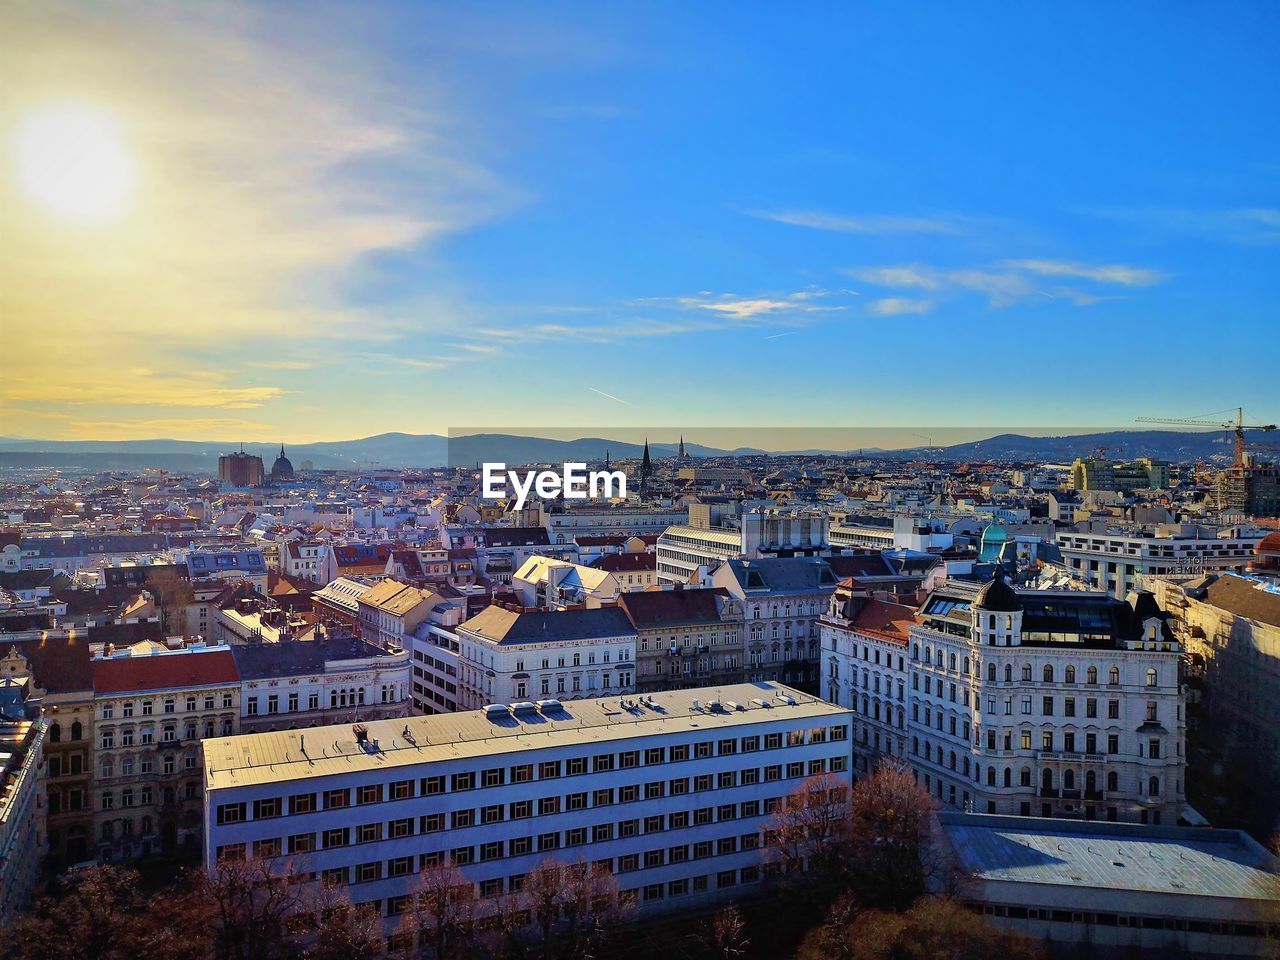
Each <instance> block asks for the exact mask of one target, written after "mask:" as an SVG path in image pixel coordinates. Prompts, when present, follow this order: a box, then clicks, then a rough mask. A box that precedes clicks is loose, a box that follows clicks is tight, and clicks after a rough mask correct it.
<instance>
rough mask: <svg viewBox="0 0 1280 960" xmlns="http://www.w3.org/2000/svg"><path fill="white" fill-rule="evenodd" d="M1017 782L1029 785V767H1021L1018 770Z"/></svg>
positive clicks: (1025, 785)
mask: <svg viewBox="0 0 1280 960" xmlns="http://www.w3.org/2000/svg"><path fill="white" fill-rule="evenodd" d="M1018 783H1020V784H1021V785H1022V786H1024V787H1029V786H1031V768H1030V767H1023V768H1022V769H1021V770H1019V771H1018Z"/></svg>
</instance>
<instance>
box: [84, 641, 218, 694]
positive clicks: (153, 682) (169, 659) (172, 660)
mask: <svg viewBox="0 0 1280 960" xmlns="http://www.w3.org/2000/svg"><path fill="white" fill-rule="evenodd" d="M92 668H93V689H94V692H95V693H99V694H103V693H106V694H111V693H130V692H132V691H143V690H165V689H181V688H184V687H203V686H212V685H214V684H230V683H239V682H240V675H239V673H237V672H236V662H235V660H234V659H233V658H232V656H231V651H230V650H201V651H185V652H183V653H158V654H156V655H154V656H140V657H120V658H118V659H111V660H94V661H93V664H92Z"/></svg>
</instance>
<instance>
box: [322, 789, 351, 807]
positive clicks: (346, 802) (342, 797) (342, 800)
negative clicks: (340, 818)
mask: <svg viewBox="0 0 1280 960" xmlns="http://www.w3.org/2000/svg"><path fill="white" fill-rule="evenodd" d="M350 805H351V794H350V793H349V792H348V791H346V790H326V791H325V792H324V808H325V809H326V810H336V809H338V808H339V807H346V806H350Z"/></svg>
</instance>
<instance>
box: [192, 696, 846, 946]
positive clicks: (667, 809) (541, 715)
mask: <svg viewBox="0 0 1280 960" xmlns="http://www.w3.org/2000/svg"><path fill="white" fill-rule="evenodd" d="M849 723H850V715H849V711H848V710H846V709H843V708H841V707H837V706H833V705H832V704H828V703H825V702H823V701H822V700H819V699H817V698H814V697H809V696H806V695H804V694H802V693H800V692H799V691H795V690H792V689H790V688H787V687H784V686H781V685H778V684H770V683H763V684H742V685H735V686H729V687H721V688H702V689H695V690H683V691H667V692H662V693H655V694H652V695H651V696H648V697H645V698H644V699H643V700H639V699H627V698H622V699H617V698H613V697H605V698H596V699H589V700H580V701H574V702H571V703H564V702H561V701H558V700H551V699H544V700H542V701H540V702H538V703H537V704H534V703H516V704H512V705H510V706H506V705H492V706H490V707H489V708H487V709H486V710H484V711H474V712H466V713H460V714H453V715H448V716H434V717H414V718H411V719H409V720H408V721H401V720H395V721H379V722H375V723H369V724H367V725H362V726H360V727H357V728H351V727H326V728H321V729H319V730H316V731H314V732H313V731H306V732H305V740H304V734H303V733H302V732H275V733H265V734H260V735H258V736H255V737H254V738H252V739H251V740H250V739H247V738H244V737H231V738H228V739H220V740H213V741H209V742H206V744H205V763H206V767H205V794H206V797H207V804H206V816H205V825H204V830H205V839H206V847H205V849H206V862H207V863H208V864H209V865H213V864H214V863H216V862H217V861H218V859H219V858H237V857H244V856H251V855H252V856H259V857H289V858H290V863H292V864H293V865H294V866H295V868H296V869H297V870H298V871H300V872H301V873H302V874H303V875H305V876H314V877H316V878H318V879H323V880H324V881H327V882H330V883H344V884H347V885H348V890H349V892H350V894H351V897H352V899H353V900H354V901H355V902H356V903H361V904H365V903H367V904H372V905H373V906H374V907H375V908H376V909H377V910H378V911H379V912H380V913H381V914H382V915H383V916H384V917H386V918H388V927H389V928H390V926H391V924H393V923H394V918H395V917H396V916H398V915H399V914H400V913H402V912H403V911H404V910H405V909H406V906H407V904H408V901H409V897H410V895H411V893H412V891H413V884H414V879H415V874H416V873H417V872H418V871H419V870H420V869H421V868H423V867H426V866H428V865H431V864H435V863H441V862H451V863H453V864H455V865H457V866H458V867H459V869H460V870H461V871H462V873H463V875H464V876H465V877H466V879H467V880H468V881H470V882H471V883H473V884H475V887H476V892H477V894H478V896H479V898H480V904H481V908H482V909H484V907H485V905H486V904H487V903H489V902H491V901H492V899H493V898H495V897H497V896H499V895H501V894H506V893H515V892H518V891H520V890H521V889H522V886H523V883H524V878H525V877H526V876H527V875H528V873H529V872H530V871H531V870H532V869H533V868H534V867H535V866H536V865H537V863H538V862H540V861H541V860H543V859H545V858H547V857H557V858H560V859H563V860H566V861H572V860H577V859H582V860H584V861H586V862H589V863H592V864H593V865H596V866H598V867H600V868H604V869H607V870H609V871H610V872H611V873H613V874H614V875H615V876H616V877H617V879H618V882H619V885H620V888H621V890H622V893H623V895H624V897H626V898H627V899H628V900H629V901H634V902H635V904H636V905H637V908H638V909H639V910H640V911H642V913H655V912H658V911H664V910H682V909H697V908H702V907H705V906H707V905H710V904H712V903H714V902H716V901H718V900H723V899H725V898H728V897H739V896H742V895H743V893H744V892H747V891H750V890H751V889H752V888H753V886H754V885H755V884H757V883H759V882H760V880H761V878H762V876H763V874H764V872H765V867H766V864H765V851H764V835H765V831H766V830H767V829H768V824H769V820H770V817H771V815H772V813H773V811H774V809H775V807H776V805H777V804H778V803H779V802H780V801H781V800H782V799H783V798H784V797H786V796H787V795H788V794H790V793H791V792H792V791H794V790H795V789H796V788H797V787H799V786H800V785H801V784H802V783H803V782H804V780H805V779H806V778H807V777H810V776H814V775H818V774H823V773H827V774H831V775H832V776H834V777H836V778H837V779H838V780H839V781H840V783H841V784H842V786H843V788H845V789H847V788H848V785H849V784H850V781H851V775H850V772H849V740H848V738H849ZM322 747H323V749H322Z"/></svg>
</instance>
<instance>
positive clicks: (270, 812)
mask: <svg viewBox="0 0 1280 960" xmlns="http://www.w3.org/2000/svg"><path fill="white" fill-rule="evenodd" d="M283 806H284V805H283V804H282V803H281V802H280V798H279V797H268V798H267V799H266V800H255V801H253V819H255V820H270V819H271V818H273V817H278V816H280V815H281V813H282V812H283V811H282V809H281V808H282V807H283Z"/></svg>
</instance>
